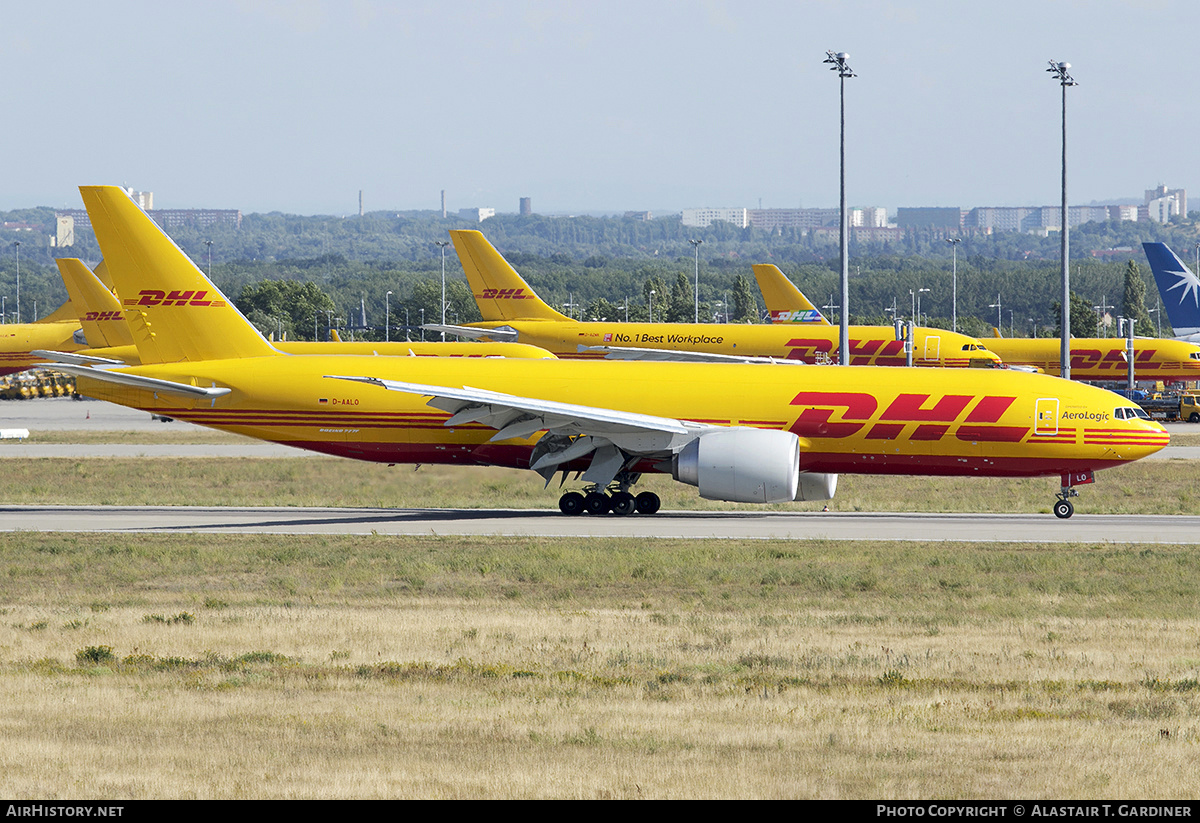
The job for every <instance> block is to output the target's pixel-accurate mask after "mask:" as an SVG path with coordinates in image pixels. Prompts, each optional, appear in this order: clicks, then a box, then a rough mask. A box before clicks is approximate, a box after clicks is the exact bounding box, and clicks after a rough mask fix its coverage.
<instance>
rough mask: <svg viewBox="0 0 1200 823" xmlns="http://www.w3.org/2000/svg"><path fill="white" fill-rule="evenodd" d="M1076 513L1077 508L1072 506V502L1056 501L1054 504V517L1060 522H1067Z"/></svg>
mask: <svg viewBox="0 0 1200 823" xmlns="http://www.w3.org/2000/svg"><path fill="white" fill-rule="evenodd" d="M1074 513H1075V507H1074V506H1072V505H1071V501H1070V500H1056V501H1055V503H1054V516H1055V517H1057V518H1059V519H1060V520H1066V519H1067V518H1068V517H1070V516H1071V515H1073V514H1074Z"/></svg>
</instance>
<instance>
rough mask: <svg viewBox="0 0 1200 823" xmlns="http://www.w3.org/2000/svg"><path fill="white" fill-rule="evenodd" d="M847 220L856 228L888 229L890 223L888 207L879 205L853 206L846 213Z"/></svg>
mask: <svg viewBox="0 0 1200 823" xmlns="http://www.w3.org/2000/svg"><path fill="white" fill-rule="evenodd" d="M846 221H847V222H848V223H849V224H850V225H851V226H854V227H856V228H866V229H886V228H887V225H888V217H887V209H882V208H879V207H877V206H868V207H866V208H853V209H850V210H849V211H848V212H847V213H846Z"/></svg>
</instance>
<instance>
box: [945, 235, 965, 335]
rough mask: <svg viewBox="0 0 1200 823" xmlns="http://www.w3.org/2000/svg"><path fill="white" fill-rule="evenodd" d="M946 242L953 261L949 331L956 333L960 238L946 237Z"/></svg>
mask: <svg viewBox="0 0 1200 823" xmlns="http://www.w3.org/2000/svg"><path fill="white" fill-rule="evenodd" d="M946 242H947V243H949V244H950V249H951V251H952V253H953V259H954V263H953V268H952V270H951V271H952V272H953V273H952V274H951V275H950V331H958V244H959V243H961V242H962V238H961V237H947V238H946Z"/></svg>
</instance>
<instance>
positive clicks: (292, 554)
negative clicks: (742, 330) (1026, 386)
mask: <svg viewBox="0 0 1200 823" xmlns="http://www.w3.org/2000/svg"><path fill="white" fill-rule="evenodd" d="M2 558H3V559H2V563H3V574H2V575H0V602H2V603H3V606H2V608H0V618H2V619H0V681H2V682H3V695H4V698H3V700H2V701H0V727H2V728H3V730H4V739H5V746H4V747H3V749H2V750H0V792H3V793H4V794H5V795H6V796H8V797H13V798H70V797H95V798H138V797H200V798H209V797H213V798H216V797H221V798H239V797H241V798H245V797H294V798H300V797H446V798H449V797H454V798H475V797H571V798H574V797H582V798H605V797H614V798H617V797H619V798H633V797H656V798H657V797H689V798H695V797H819V798H882V797H890V798H913V799H916V798H952V799H953V798H973V797H1000V798H1104V797H1113V798H1117V797H1119V798H1170V797H1195V796H1196V795H1197V794H1200V781H1198V779H1197V777H1196V772H1195V765H1194V761H1195V753H1196V749H1195V748H1194V747H1195V746H1196V745H1197V744H1200V724H1198V722H1197V720H1198V716H1197V709H1198V708H1200V619H1198V618H1197V616H1196V604H1197V600H1198V598H1200V580H1198V579H1197V577H1196V574H1195V571H1194V570H1195V569H1196V567H1197V563H1198V561H1200V557H1198V552H1197V550H1196V548H1195V547H1159V546H1154V547H1148V546H1127V547H1113V546H1110V545H1105V546H1055V547H1046V546H1041V545H1038V546H1032V545H1004V544H999V545H987V546H980V545H954V544H939V545H937V546H922V545H919V544H917V545H914V544H908V543H906V544H895V543H854V544H845V545H836V544H833V543H828V542H804V543H792V542H788V543H783V542H762V541H747V542H740V541H694V540H689V541H673V540H658V541H621V540H592V541H586V542H583V543H580V542H576V541H569V540H549V539H538V540H518V539H506V538H494V539H475V538H464V539H451V538H385V537H366V538H355V537H280V536H261V537H258V536H246V537H231V536H221V537H207V536H203V537H187V536H157V535H153V536H151V535H145V536H143V535H138V536H130V535H119V536H118V535H103V536H72V535H36V534H16V535H10V536H8V537H6V542H5V548H4V551H3V555H2Z"/></svg>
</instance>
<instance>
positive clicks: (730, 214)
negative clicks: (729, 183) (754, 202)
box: [683, 208, 750, 229]
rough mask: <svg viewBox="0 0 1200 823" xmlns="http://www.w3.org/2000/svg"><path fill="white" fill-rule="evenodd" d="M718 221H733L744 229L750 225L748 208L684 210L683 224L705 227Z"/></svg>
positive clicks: (698, 227)
mask: <svg viewBox="0 0 1200 823" xmlns="http://www.w3.org/2000/svg"><path fill="white" fill-rule="evenodd" d="M716 222H722V223H732V224H733V225H735V226H737V227H738V228H739V229H744V228H746V227H747V226H749V225H750V222H749V219H748V217H747V210H746V209H713V208H703V209H684V210H683V225H685V226H691V227H692V228H697V229H704V228H708V227H709V226H711V225H712V224H713V223H716Z"/></svg>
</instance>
